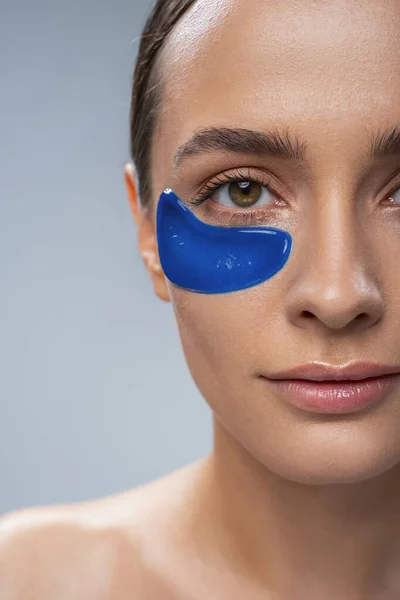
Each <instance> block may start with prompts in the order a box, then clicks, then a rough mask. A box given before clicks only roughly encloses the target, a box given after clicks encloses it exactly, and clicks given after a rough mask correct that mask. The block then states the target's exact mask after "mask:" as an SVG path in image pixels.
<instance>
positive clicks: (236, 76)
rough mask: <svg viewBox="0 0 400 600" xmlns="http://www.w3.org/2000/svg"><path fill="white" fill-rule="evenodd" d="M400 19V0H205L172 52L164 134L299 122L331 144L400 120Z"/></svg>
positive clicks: (166, 62)
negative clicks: (374, 126) (322, 132)
mask: <svg viewBox="0 0 400 600" xmlns="http://www.w3.org/2000/svg"><path fill="white" fill-rule="evenodd" d="M399 22H400V0H385V2H376V0H358V1H357V2H355V1H350V0H320V1H317V2H316V1H315V0H302V1H301V2H300V1H298V0H198V1H197V2H196V3H195V4H194V6H193V7H192V9H191V10H190V11H189V12H188V13H187V14H186V15H185V16H184V17H183V19H181V21H180V22H179V23H178V25H177V26H176V27H175V29H174V31H173V33H172V35H171V37H170V38H169V40H168V43H167V45H166V47H165V50H164V52H163V56H162V78H163V86H162V88H163V91H162V110H161V114H160V119H159V129H158V133H157V135H156V136H155V140H156V141H157V144H158V146H159V147H160V145H161V146H162V152H163V155H164V157H165V156H166V154H167V155H168V156H169V155H170V154H171V153H173V152H174V149H176V148H177V147H178V146H179V145H180V144H181V143H183V142H184V141H186V139H187V138H188V137H190V136H191V135H193V132H194V131H196V130H198V129H199V128H202V127H210V126H236V127H238V126H240V127H246V128H249V129H263V128H269V127H271V126H273V127H275V128H276V127H279V126H281V125H282V126H287V125H294V126H295V128H296V129H297V131H298V132H299V133H302V134H306V137H307V138H308V140H309V141H310V140H311V141H312V139H313V137H314V138H315V142H316V144H318V141H321V131H322V130H323V131H324V144H325V147H326V145H327V140H329V142H330V143H331V144H333V145H335V143H337V144H342V143H343V136H344V135H345V134H346V132H347V134H348V136H349V137H352V136H354V134H355V133H356V129H357V127H358V128H359V129H360V135H361V131H362V129H363V128H364V130H365V125H366V124H368V123H373V124H376V125H377V126H379V125H387V124H391V123H393V121H396V119H397V121H400V103H399V92H400V67H399V65H400V35H399V27H398V23H399ZM363 135H364V136H365V133H364V134H363ZM303 137H305V136H304V135H303Z"/></svg>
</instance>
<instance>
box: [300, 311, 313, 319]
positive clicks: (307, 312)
mask: <svg viewBox="0 0 400 600" xmlns="http://www.w3.org/2000/svg"><path fill="white" fill-rule="evenodd" d="M302 316H303V317H305V318H306V319H313V318H314V316H315V315H313V314H312V312H310V311H309V310H303V312H302Z"/></svg>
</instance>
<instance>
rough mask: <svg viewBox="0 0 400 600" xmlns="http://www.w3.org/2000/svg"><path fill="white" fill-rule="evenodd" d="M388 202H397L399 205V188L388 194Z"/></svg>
mask: <svg viewBox="0 0 400 600" xmlns="http://www.w3.org/2000/svg"><path fill="white" fill-rule="evenodd" d="M388 202H389V204H398V205H399V206H400V188H399V189H398V190H396V191H394V192H393V193H392V194H390V196H389V197H388Z"/></svg>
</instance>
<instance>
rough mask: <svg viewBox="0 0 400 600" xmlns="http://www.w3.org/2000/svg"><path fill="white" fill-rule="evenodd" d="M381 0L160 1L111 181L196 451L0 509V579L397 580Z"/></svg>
mask: <svg viewBox="0 0 400 600" xmlns="http://www.w3.org/2000/svg"><path fill="white" fill-rule="evenodd" d="M399 19H400V2H399V1H398V0H388V2H384V3H383V2H382V3H377V2H374V0H363V1H362V2H358V3H354V2H351V1H350V0H347V1H346V0H343V1H340V2H333V1H327V2H314V1H312V0H308V1H305V2H301V3H298V2H294V1H290V0H288V1H287V2H285V1H283V0H282V1H280V2H265V1H262V0H246V1H244V0H197V1H195V0H169V1H168V2H165V1H164V0H159V2H158V3H157V5H156V7H155V9H154V13H153V15H152V16H151V18H150V19H149V22H148V24H147V26H146V29H145V31H144V33H143V38H142V43H141V48H140V52H139V57H138V62H137V67H136V75H135V85H134V95H133V103H132V119H131V127H132V158H133V164H134V165H135V167H133V166H127V168H126V170H125V180H126V185H127V190H128V195H129V200H130V204H131V207H132V211H133V215H134V219H135V222H136V225H137V229H138V242H139V248H140V253H141V255H142V257H143V260H144V262H145V264H146V266H147V269H148V272H149V275H150V278H151V281H152V284H153V287H154V291H155V293H156V294H157V296H158V297H159V298H161V299H162V300H165V301H169V300H170V301H172V305H173V309H174V312H175V315H176V320H177V325H178V328H179V332H180V337H181V341H182V345H183V349H184V352H185V356H186V359H187V362H188V365H189V368H190V370H191V373H192V375H193V378H194V381H195V382H196V384H197V386H198V388H199V390H200V392H201V393H202V395H203V396H204V398H205V400H206V401H207V402H208V404H209V405H210V407H211V409H212V411H213V415H214V447H213V451H212V452H211V454H210V455H209V456H207V457H206V458H204V459H203V460H200V461H198V462H196V463H194V464H192V465H189V466H187V467H185V468H184V469H181V470H179V471H176V472H174V473H172V474H169V475H168V476H166V477H164V478H162V479H160V480H157V481H155V482H153V483H151V484H149V485H145V486H142V487H140V488H136V489H134V490H130V491H128V492H126V493H124V494H122V495H119V496H113V497H109V498H106V499H103V500H99V501H97V502H94V503H85V504H82V505H73V506H69V507H68V506H67V507H56V508H49V507H43V508H41V509H30V510H26V511H22V512H21V513H15V514H12V515H9V516H8V517H7V518H6V519H4V523H3V526H2V538H1V539H2V551H1V552H2V559H1V561H0V564H1V565H2V567H0V569H1V578H0V581H1V582H2V589H3V590H4V592H3V596H2V597H4V598H7V600H8V599H13V600H14V599H15V598H24V600H25V599H26V598H28V597H29V598H41V599H43V598H45V599H47V598H52V599H53V598H65V599H68V600H69V599H70V598H71V599H72V598H85V599H86V600H87V599H89V598H96V599H99V598H113V599H118V600H119V599H125V598H135V599H136V598H137V599H142V598H143V599H144V598H146V599H147V598H149V599H150V598H151V599H153V598H154V599H160V600H161V599H174V600H175V599H176V600H180V599H187V598H193V599H206V598H207V599H208V598H210V599H214V598H215V599H217V598H218V599H225V598H226V599H229V600H231V599H236V598H238V599H244V598H245V599H246V600H253V599H254V600H256V599H257V600H258V599H261V598H263V599H266V600H267V599H272V598H274V599H279V600H286V599H287V600H300V599H303V598H304V599H307V600H311V599H318V600H323V599H335V600H336V599H351V600H361V599H362V600H378V599H385V600H391V599H394V598H397V599H398V598H399V597H400V536H399V524H400V523H399V521H400V513H399V510H398V505H399V500H400V465H399V461H400V376H399V372H400V328H399V326H398V324H399V321H400V277H399V275H398V255H399V253H400V129H399V123H400V103H399V95H400V69H399V64H400V44H399V43H398V42H399V34H398V22H399ZM164 190H167V191H166V192H165V193H163V192H164ZM273 240H275V241H276V244H275V242H274V241H273ZM274 244H275V245H274Z"/></svg>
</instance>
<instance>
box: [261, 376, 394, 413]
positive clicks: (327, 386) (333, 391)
mask: <svg viewBox="0 0 400 600" xmlns="http://www.w3.org/2000/svg"><path fill="white" fill-rule="evenodd" d="M263 379H265V380H266V381H267V382H268V384H270V385H272V387H273V388H275V390H276V392H277V393H278V394H279V395H281V396H283V397H284V399H285V400H287V401H288V402H289V404H292V405H293V406H295V407H297V408H300V409H301V410H305V411H307V412H313V413H339V414H346V413H352V412H357V411H360V410H363V409H365V408H367V407H368V406H371V405H373V404H376V403H377V402H379V401H380V400H382V399H383V398H384V397H385V396H386V395H387V394H388V393H389V392H390V391H391V390H392V389H393V388H394V386H395V385H396V384H397V383H398V382H399V379H400V375H399V374H395V375H385V376H383V377H371V378H369V379H362V380H360V381H308V380H304V379H267V378H265V377H263Z"/></svg>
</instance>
